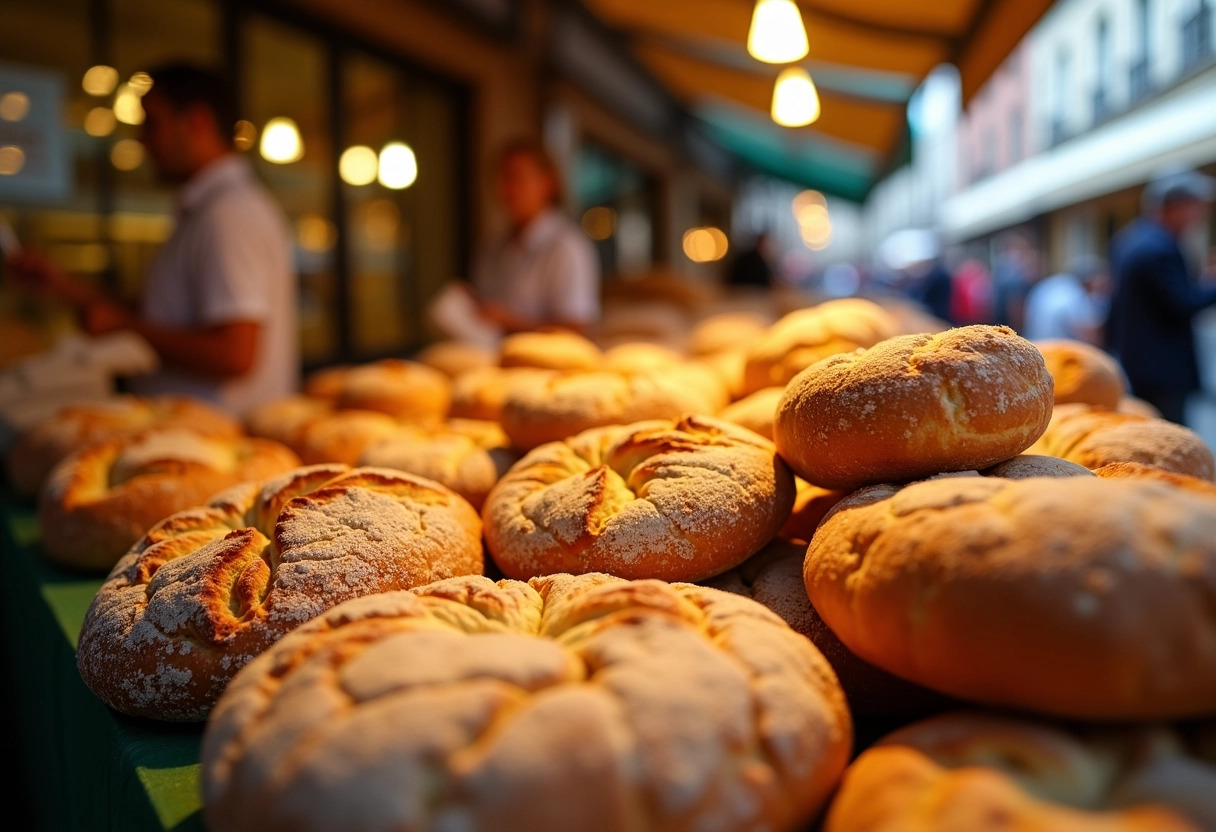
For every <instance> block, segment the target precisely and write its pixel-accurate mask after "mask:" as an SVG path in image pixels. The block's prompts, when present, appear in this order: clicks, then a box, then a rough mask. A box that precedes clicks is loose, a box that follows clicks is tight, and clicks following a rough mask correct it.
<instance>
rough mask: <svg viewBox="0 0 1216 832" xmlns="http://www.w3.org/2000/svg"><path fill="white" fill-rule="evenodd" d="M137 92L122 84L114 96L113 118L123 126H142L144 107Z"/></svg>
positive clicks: (128, 85)
mask: <svg viewBox="0 0 1216 832" xmlns="http://www.w3.org/2000/svg"><path fill="white" fill-rule="evenodd" d="M139 98H140V94H139V92H138V91H137V90H136V89H135V88H134V87H132V86H131V85H130V84H122V85H121V86H119V88H118V92H117V93H115V94H114V117H115V118H116V119H118V120H119V121H121V122H122V123H123V124H143V123H144V105H143V103H142V102H140V100H139Z"/></svg>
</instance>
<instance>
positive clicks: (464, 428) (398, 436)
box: [359, 419, 519, 509]
mask: <svg viewBox="0 0 1216 832" xmlns="http://www.w3.org/2000/svg"><path fill="white" fill-rule="evenodd" d="M518 461H519V454H518V453H517V452H516V451H514V450H512V449H511V448H510V440H508V439H507V435H506V434H505V433H503V432H502V428H501V427H499V426H498V423H497V422H483V421H476V420H472V419H449V420H448V421H447V422H444V423H443V424H442V425H406V426H403V427H400V428H398V429H397V430H396V432H394V433H393V434H391V435H390V436H389V437H388V438H386V439H383V440H381V441H379V442H376V443H374V444H372V445H369V446H368V448H367V449H366V450H365V451H364V452H363V455H362V457H361V458H360V461H359V464H360V465H370V466H373V467H376V468H392V469H394V470H398V471H406V472H408V473H411V474H417V475H418V476H420V477H426V478H427V479H431V480H435V481H436V482H438V483H441V484H443V485H446V486H447V487H448V488H450V489H452V490H453V491H455V492H456V493H457V494H459V495H460V496H461V497H464V498H465V499H466V500H468V501H469V503H470V504H472V506H473V508H476V509H480V508H481V506H482V504H483V503H484V502H485V501H486V495H487V494H489V493H490V489H491V488H493V487H494V484H495V483H496V482H498V481H499V479H501V478H502V476H503V474H505V473H507V470H508V469H509V468H510V467H511V466H512V465H514V464H515V463H516V462H518Z"/></svg>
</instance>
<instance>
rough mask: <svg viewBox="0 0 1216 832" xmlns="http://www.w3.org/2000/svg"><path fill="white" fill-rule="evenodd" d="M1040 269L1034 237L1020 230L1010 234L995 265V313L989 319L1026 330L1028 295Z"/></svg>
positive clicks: (993, 305) (993, 302) (993, 271)
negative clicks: (1023, 327) (1025, 315)
mask: <svg viewBox="0 0 1216 832" xmlns="http://www.w3.org/2000/svg"><path fill="white" fill-rule="evenodd" d="M1037 271H1038V256H1037V255H1036V253H1035V251H1034V247H1033V246H1031V244H1030V240H1028V239H1027V238H1026V237H1025V236H1024V235H1022V234H1019V233H1017V232H1014V233H1011V234H1009V235H1007V236H1006V237H1005V238H1004V240H1003V241H1002V243H1001V251H1000V253H999V254H997V256H996V259H995V261H994V262H993V264H992V288H993V299H992V312H991V315H990V317H989V322H990V323H994V324H1004V325H1005V326H1010V327H1013V328H1014V329H1015V330H1017V331H1018V332H1021V331H1022V325H1023V316H1024V312H1025V303H1026V294H1027V292H1029V291H1030V287H1031V285H1032V284H1033V283H1034V281H1035V276H1036V272H1037Z"/></svg>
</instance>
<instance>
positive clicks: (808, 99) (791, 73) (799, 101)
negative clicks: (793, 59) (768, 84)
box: [773, 66, 819, 127]
mask: <svg viewBox="0 0 1216 832" xmlns="http://www.w3.org/2000/svg"><path fill="white" fill-rule="evenodd" d="M817 118H819V93H818V92H817V91H816V90H815V82H814V81H812V80H811V76H810V74H809V73H808V72H807V71H806V70H805V69H803V68H802V67H800V66H790V67H786V68H785V69H783V70H781V74H780V75H778V76H777V84H776V86H774V87H773V121H775V122H777V123H778V124H780V125H781V126H782V127H805V126H806V125H808V124H811V123H813V122H814V121H815V120H816V119H817Z"/></svg>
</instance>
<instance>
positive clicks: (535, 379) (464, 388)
mask: <svg viewBox="0 0 1216 832" xmlns="http://www.w3.org/2000/svg"><path fill="white" fill-rule="evenodd" d="M549 375H550V371H549V370H538V369H536V368H535V367H486V368H483V369H480V370H470V371H469V372H467V373H464V374H462V375H461V376H459V377H458V378H456V379H455V380H454V381H453V382H452V411H451V416H452V418H454V419H478V420H482V421H486V422H497V421H499V420H500V419H501V418H502V406H503V403H504V402H505V401H506V400H507V393H509V392H510V390H511V388H512V387H514V386H516V385H524V386H527V385H535V384H544V383H545V382H546V381H547V380H548V378H549Z"/></svg>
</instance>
